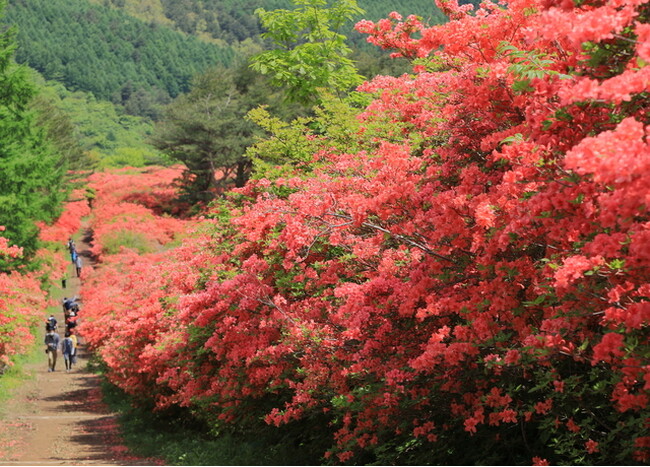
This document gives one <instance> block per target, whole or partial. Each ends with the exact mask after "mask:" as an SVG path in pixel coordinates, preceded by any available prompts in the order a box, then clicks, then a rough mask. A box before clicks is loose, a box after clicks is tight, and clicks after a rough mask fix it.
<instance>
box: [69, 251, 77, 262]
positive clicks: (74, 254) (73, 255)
mask: <svg viewBox="0 0 650 467" xmlns="http://www.w3.org/2000/svg"><path fill="white" fill-rule="evenodd" d="M78 257H79V255H78V254H77V250H72V251H71V252H70V260H71V261H72V264H75V263H76V262H77V258H78Z"/></svg>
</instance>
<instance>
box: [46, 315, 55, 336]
mask: <svg viewBox="0 0 650 467" xmlns="http://www.w3.org/2000/svg"><path fill="white" fill-rule="evenodd" d="M56 324H57V323H56V318H55V317H54V315H50V317H49V318H47V320H46V321H45V331H46V332H48V331H56Z"/></svg>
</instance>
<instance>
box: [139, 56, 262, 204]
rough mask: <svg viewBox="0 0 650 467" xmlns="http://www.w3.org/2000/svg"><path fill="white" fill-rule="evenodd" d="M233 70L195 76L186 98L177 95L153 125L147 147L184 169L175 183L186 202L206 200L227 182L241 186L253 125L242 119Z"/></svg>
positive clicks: (246, 107) (243, 110)
mask: <svg viewBox="0 0 650 467" xmlns="http://www.w3.org/2000/svg"><path fill="white" fill-rule="evenodd" d="M250 105H252V104H251V103H250V102H249V103H248V105H246V103H244V101H243V99H242V95H241V93H240V92H239V91H238V89H237V86H236V85H235V82H234V79H233V72H232V71H230V70H226V69H224V68H215V69H211V70H209V71H208V72H206V73H203V74H201V75H198V76H197V77H196V78H195V79H194V81H193V83H192V87H191V90H190V92H189V93H188V94H184V95H181V96H179V97H178V98H177V99H176V100H174V101H173V102H172V103H171V104H170V105H169V106H168V107H167V108H166V112H165V116H164V118H163V120H162V121H161V122H160V123H158V125H157V126H156V128H155V130H154V135H153V137H152V144H153V145H154V146H155V147H156V148H158V149H159V150H161V151H162V152H163V153H165V154H167V155H168V156H169V157H170V158H171V159H174V160H176V161H179V162H181V163H183V164H184V165H185V167H186V171H185V175H184V178H183V180H182V182H181V185H182V187H183V189H184V192H185V195H186V199H187V200H188V201H190V202H192V203H196V202H206V201H209V200H211V199H212V198H214V197H215V196H216V195H217V194H219V193H220V192H223V190H224V189H225V188H226V186H227V185H228V183H232V182H234V183H235V185H236V186H243V184H244V183H245V182H246V180H247V178H248V175H249V172H250V161H249V159H248V158H246V157H245V156H244V153H245V150H246V147H247V146H248V145H249V144H250V142H251V141H252V135H253V131H254V129H255V126H254V125H253V124H252V123H251V122H249V121H248V120H246V119H245V118H244V116H245V115H246V112H247V111H248V110H249V109H250V107H249V106H250Z"/></svg>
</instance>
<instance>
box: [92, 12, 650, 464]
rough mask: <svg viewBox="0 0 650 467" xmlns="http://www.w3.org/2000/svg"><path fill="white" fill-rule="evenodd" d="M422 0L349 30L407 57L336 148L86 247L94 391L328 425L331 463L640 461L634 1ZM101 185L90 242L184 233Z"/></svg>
mask: <svg viewBox="0 0 650 467" xmlns="http://www.w3.org/2000/svg"><path fill="white" fill-rule="evenodd" d="M441 6H442V7H444V9H445V10H446V11H447V12H448V14H449V15H450V16H451V18H452V21H450V22H449V23H447V24H445V25H441V26H436V27H432V28H428V27H424V26H423V25H422V24H421V23H420V22H419V20H418V19H417V18H414V17H409V18H407V19H406V20H405V21H402V19H401V17H399V15H396V14H394V15H391V18H390V19H389V20H384V21H381V22H379V23H377V24H373V23H370V22H363V23H361V24H360V25H359V29H360V30H362V31H364V32H366V33H369V34H371V41H372V42H374V43H376V44H379V45H381V46H382V47H386V48H393V49H395V50H396V51H397V53H399V54H401V55H404V56H406V57H409V58H413V59H415V63H416V65H417V67H416V70H417V72H416V73H415V74H414V75H410V76H407V75H405V76H402V77H400V78H389V77H378V78H376V79H374V80H372V81H371V82H369V83H366V84H364V85H363V86H362V87H361V91H364V92H366V93H369V94H371V95H372V97H373V102H372V103H371V104H370V105H369V106H368V108H367V109H366V111H365V112H363V113H361V114H360V115H359V121H360V125H361V130H360V131H359V132H358V133H355V134H354V135H353V136H351V137H350V139H351V144H350V146H351V147H354V148H355V150H351V151H350V152H345V151H340V150H335V149H323V150H322V151H320V152H318V153H317V154H315V155H314V167H315V168H314V171H313V173H312V174H311V175H310V176H304V175H302V174H296V177H295V178H285V179H277V180H272V181H270V180H260V181H256V182H253V183H250V184H249V185H248V186H247V187H245V188H243V189H241V190H240V192H239V198H236V199H239V201H235V198H233V200H232V201H231V202H228V203H224V204H223V205H222V206H221V207H219V208H215V210H214V211H213V212H211V213H210V217H211V218H212V219H211V220H204V221H203V222H202V223H201V224H200V225H199V226H198V227H197V231H196V232H195V233H194V234H193V235H191V236H190V237H188V238H187V239H185V241H184V243H183V246H182V247H179V248H177V249H175V250H173V251H169V252H168V253H166V254H165V255H164V256H163V255H160V254H152V255H149V256H138V255H136V254H135V253H133V252H123V253H122V254H121V255H118V256H114V257H108V256H105V263H106V264H105V266H104V267H103V268H102V270H101V271H100V272H99V273H98V275H97V276H96V278H95V279H94V282H93V283H92V285H91V288H90V289H88V290H86V291H85V292H84V293H85V295H86V297H88V301H89V304H90V305H89V306H87V310H88V312H87V320H86V322H85V323H84V324H83V325H82V331H83V332H84V335H85V336H86V337H87V339H88V342H89V343H90V344H91V345H92V346H93V347H94V348H96V349H98V350H99V352H100V353H101V355H102V356H103V358H104V359H105V361H106V362H107V363H108V365H109V367H110V373H109V376H110V377H111V378H112V380H113V381H115V382H116V383H117V384H119V385H120V386H121V387H123V388H124V389H125V390H127V391H129V392H131V393H133V394H139V395H142V396H143V397H145V396H146V397H152V398H154V399H155V400H156V402H157V404H158V405H159V406H160V407H164V406H168V405H170V404H179V405H181V406H188V407H192V408H193V409H195V412H196V413H201V414H202V415H203V416H204V417H205V418H206V420H209V421H210V422H211V423H215V424H218V423H224V422H239V421H242V420H248V421H250V420H256V419H258V418H259V417H261V416H264V417H265V420H266V421H267V422H268V423H269V424H274V425H277V426H282V425H285V424H290V423H291V422H293V421H298V420H308V419H310V417H317V416H318V417H322V416H325V417H326V419H327V420H328V421H329V423H330V426H331V427H332V430H333V431H334V433H333V447H332V450H331V451H330V452H329V453H328V454H327V456H328V457H331V456H332V455H333V454H336V455H338V459H339V460H340V461H341V462H345V461H346V460H348V459H350V458H351V456H353V455H354V454H355V453H358V452H360V451H363V450H372V449H373V448H374V446H376V445H377V444H378V443H382V442H385V441H387V440H391V442H396V441H394V440H395V439H402V440H404V443H405V445H406V443H411V441H413V440H416V441H417V443H440V444H441V445H442V446H447V447H448V446H449V443H452V442H453V440H456V441H455V442H456V451H455V452H457V453H458V452H461V451H462V450H458V444H459V442H458V439H463V437H465V436H468V437H469V436H474V441H473V442H474V443H476V446H478V447H477V448H476V449H477V450H478V451H480V452H481V454H483V451H481V447H480V446H489V449H490V450H493V449H495V448H494V446H504V449H503V451H504V452H508V453H509V452H513V450H515V449H524V448H523V447H525V448H526V454H525V455H526V456H528V457H527V460H528V462H530V460H531V459H532V461H533V462H534V463H535V464H537V465H548V463H549V462H551V463H557V464H559V463H573V462H575V461H576V459H575V458H566V457H562V456H563V455H567V454H566V453H571V452H573V453H575V452H579V453H580V455H588V456H590V457H588V459H589V461H590V462H594V463H610V464H617V463H630V462H631V461H632V460H642V459H647V456H648V451H647V439H646V437H644V436H642V434H643V433H644V430H647V421H646V420H647V418H648V408H647V405H648V397H649V395H650V376H648V374H649V373H650V364H649V361H648V360H649V356H650V350H649V347H648V336H647V326H648V323H649V321H650V246H649V245H650V215H649V212H648V207H649V206H650V185H649V184H648V183H647V181H646V179H647V173H648V169H649V168H650V167H649V164H650V147H649V139H648V132H649V129H650V127H649V125H650V121H648V112H647V111H648V106H647V96H648V95H647V93H648V91H649V90H650V89H649V87H650V86H649V82H648V69H649V68H650V67H649V66H648V64H647V62H646V59H647V50H648V44H647V41H648V38H649V33H648V29H647V23H648V15H649V12H648V9H647V4H646V3H643V2H640V1H638V0H611V1H587V2H580V4H579V5H574V3H573V2H571V1H567V0H562V1H555V0H544V1H534V0H514V1H512V2H508V5H507V8H504V7H503V5H501V4H496V3H490V2H484V3H483V4H482V5H481V8H480V9H479V10H478V11H476V12H475V13H474V14H469V13H468V9H469V8H470V7H469V6H467V5H465V6H458V4H457V3H456V2H455V0H448V1H446V2H444V4H443V5H441ZM416 36H417V37H416ZM644 57H645V58H644ZM312 138H316V139H318V138H320V139H322V140H323V145H322V147H323V148H332V147H336V145H334V144H328V135H327V134H324V135H320V136H317V137H313V136H312ZM356 148H359V149H358V150H357V149H356ZM111 177H113V178H112V179H111V180H112V181H111V183H115V184H121V183H125V182H123V181H120V179H119V177H118V176H116V175H113V176H111ZM134 181H135V179H130V181H129V182H128V184H129V185H131V184H133V183H134ZM99 182H100V180H99V179H97V181H96V182H95V183H96V185H95V186H96V188H97V192H98V198H97V202H98V211H97V213H96V214H95V218H96V219H97V220H96V224H95V225H96V226H95V230H96V233H97V234H98V238H97V242H98V243H97V245H96V248H97V252H98V253H99V252H102V254H104V252H105V250H104V249H103V247H102V245H103V244H105V238H106V237H107V236H108V234H109V232H110V231H111V230H112V231H115V230H118V229H121V228H122V227H121V226H123V225H124V226H126V225H129V226H130V228H135V229H137V230H138V232H141V233H142V234H143V235H149V237H148V238H151V239H152V241H154V240H155V242H159V243H165V242H167V241H168V240H169V239H170V238H171V237H172V236H171V234H170V232H172V233H175V232H178V230H176V228H175V227H173V228H167V227H161V225H162V224H161V222H163V221H162V220H160V219H159V218H157V217H155V216H154V213H147V214H146V215H145V217H144V218H143V217H141V216H142V215H144V211H142V210H141V209H140V208H138V210H137V215H138V218H139V219H144V220H142V221H140V220H138V219H136V217H135V216H130V215H129V212H132V213H135V212H136V208H135V207H133V206H131V205H129V206H128V208H125V207H124V206H120V205H119V204H118V202H117V201H104V199H108V198H107V196H108V194H109V193H111V192H114V191H117V190H113V189H111V190H108V189H102V188H101V186H100V183H99ZM102 183H104V182H102ZM125 186H126V183H125ZM122 202H123V201H119V203H122ZM111 222H113V224H111ZM134 226H136V227H134ZM111 297H116V298H114V299H111ZM515 424H519V425H520V427H517V429H516V430H513V429H512V428H513V426H514V425H515ZM513 433H516V434H513ZM493 435H494V436H493ZM450 440H452V441H450ZM414 442H415V441H414ZM480 443H483V444H480ZM622 446H627V448H625V449H623V448H622ZM445 450H446V449H444V448H442V449H437V450H436V449H432V455H434V454H433V453H434V452H436V453H440V452H443V453H444V452H445ZM486 450H487V448H486ZM629 453H633V454H632V455H631V457H632V458H630V455H629ZM438 455H442V454H438ZM521 455H522V456H523V455H524V454H521ZM617 456H621V457H617ZM625 456H628V457H625ZM432 459H433V458H432ZM504 459H507V460H504V461H503V462H504V463H512V462H513V459H510V458H507V457H506V458H504ZM509 461H510V462H509ZM447 462H448V460H447ZM474 462H475V461H474ZM440 463H445V462H444V461H441V462H440ZM470 463H472V462H470Z"/></svg>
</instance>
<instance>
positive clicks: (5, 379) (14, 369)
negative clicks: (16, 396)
mask: <svg viewBox="0 0 650 467" xmlns="http://www.w3.org/2000/svg"><path fill="white" fill-rule="evenodd" d="M12 360H13V362H14V365H13V366H11V367H9V368H8V369H7V370H6V371H5V372H4V373H3V374H2V376H0V418H4V416H5V415H6V412H7V410H8V409H9V407H8V404H7V401H9V399H11V397H12V395H13V392H14V390H15V389H16V388H18V387H19V386H21V385H23V384H24V383H25V382H26V381H30V380H33V379H34V378H35V375H34V373H32V372H30V371H28V370H27V366H29V365H32V364H36V363H40V362H44V361H45V354H44V353H43V346H41V345H40V341H39V340H38V339H37V340H36V342H35V343H34V345H33V346H32V348H31V350H30V352H29V353H27V354H23V355H16V356H15V357H14V358H13V359H12ZM43 364H45V363H43Z"/></svg>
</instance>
